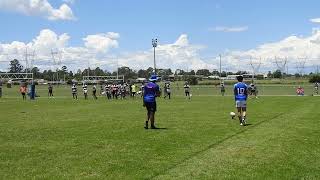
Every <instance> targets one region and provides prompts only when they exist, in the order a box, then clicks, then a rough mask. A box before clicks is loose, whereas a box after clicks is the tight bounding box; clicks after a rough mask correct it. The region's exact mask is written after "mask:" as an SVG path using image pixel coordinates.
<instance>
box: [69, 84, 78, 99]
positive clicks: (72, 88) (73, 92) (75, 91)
mask: <svg viewBox="0 0 320 180" xmlns="http://www.w3.org/2000/svg"><path fill="white" fill-rule="evenodd" d="M71 91H72V97H73V99H78V92H77V91H78V89H77V86H76V85H75V84H73V85H72V87H71Z"/></svg>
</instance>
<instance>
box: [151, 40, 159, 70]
mask: <svg viewBox="0 0 320 180" xmlns="http://www.w3.org/2000/svg"><path fill="white" fill-rule="evenodd" d="M157 46H158V39H152V47H153V70H154V74H155V75H156V74H157V70H156V47H157Z"/></svg>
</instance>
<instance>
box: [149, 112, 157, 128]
mask: <svg viewBox="0 0 320 180" xmlns="http://www.w3.org/2000/svg"><path fill="white" fill-rule="evenodd" d="M154 114H155V112H150V122H151V129H156V127H155V126H154Z"/></svg>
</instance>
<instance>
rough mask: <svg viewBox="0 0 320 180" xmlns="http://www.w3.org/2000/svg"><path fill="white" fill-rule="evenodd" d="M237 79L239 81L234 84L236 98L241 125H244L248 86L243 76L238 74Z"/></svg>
mask: <svg viewBox="0 0 320 180" xmlns="http://www.w3.org/2000/svg"><path fill="white" fill-rule="evenodd" d="M237 80H238V83H236V84H235V85H234V98H235V101H236V108H237V111H238V117H239V121H240V126H244V125H246V112H247V97H248V86H247V85H246V84H245V83H243V76H237Z"/></svg>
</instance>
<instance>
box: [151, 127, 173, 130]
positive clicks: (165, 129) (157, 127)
mask: <svg viewBox="0 0 320 180" xmlns="http://www.w3.org/2000/svg"><path fill="white" fill-rule="evenodd" d="M146 130H168V128H158V127H157V128H155V129H151V128H149V129H146Z"/></svg>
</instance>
